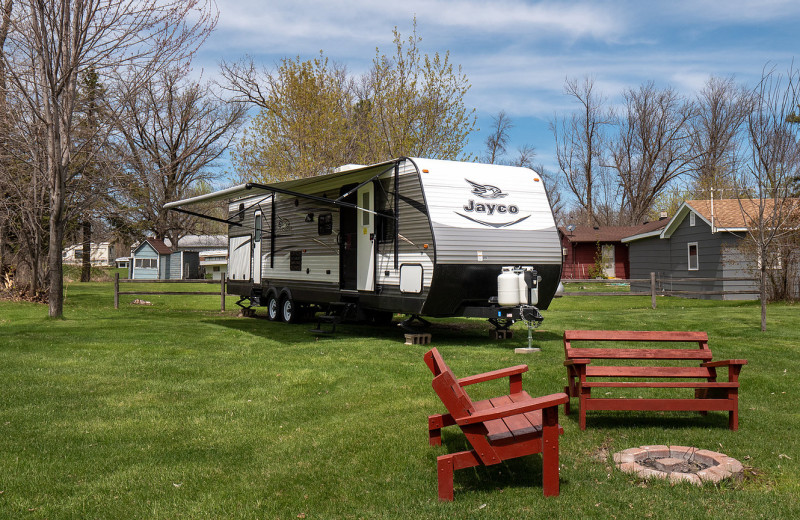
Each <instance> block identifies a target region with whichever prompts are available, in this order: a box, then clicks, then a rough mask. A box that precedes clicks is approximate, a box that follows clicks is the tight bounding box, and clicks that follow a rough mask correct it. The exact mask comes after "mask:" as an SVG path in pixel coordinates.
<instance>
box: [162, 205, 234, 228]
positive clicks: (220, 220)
mask: <svg viewBox="0 0 800 520" xmlns="http://www.w3.org/2000/svg"><path fill="white" fill-rule="evenodd" d="M169 209H170V210H172V211H177V212H178V213H186V214H187V215H192V216H193V217H200V218H204V219H207V220H213V221H214V222H222V223H223V224H229V225H231V226H239V227H241V226H242V225H241V224H240V223H239V222H233V221H231V220H226V219H224V218H217V217H212V216H211V215H203V214H202V213H197V212H196V211H189V210H188V209H181V208H169Z"/></svg>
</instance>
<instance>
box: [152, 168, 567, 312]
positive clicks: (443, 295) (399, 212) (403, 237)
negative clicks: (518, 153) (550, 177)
mask: <svg viewBox="0 0 800 520" xmlns="http://www.w3.org/2000/svg"><path fill="white" fill-rule="evenodd" d="M219 200H225V201H227V203H228V215H227V219H222V220H223V221H224V222H226V223H227V224H228V237H229V238H228V292H229V294H236V295H239V296H240V297H241V299H240V304H242V303H244V304H247V305H252V306H258V305H261V306H266V308H267V313H268V316H269V318H270V319H274V320H278V319H282V320H284V321H287V322H289V321H293V320H294V319H296V318H297V316H298V313H299V311H301V310H303V309H308V308H311V309H319V308H321V309H327V308H329V307H330V306H337V305H338V306H343V307H346V308H348V309H349V310H350V311H356V312H358V313H359V314H360V315H361V316H362V317H364V316H366V317H371V318H373V319H375V320H378V321H382V320H386V319H391V316H392V314H393V313H405V314H410V315H417V316H429V317H447V316H469V317H484V318H492V319H493V320H495V322H497V320H502V321H503V322H507V321H508V320H510V322H511V323H513V320H516V319H520V317H521V313H522V311H523V310H524V309H523V307H525V308H532V309H533V311H535V312H533V314H536V315H538V310H537V309H546V308H547V307H548V305H549V304H550V301H551V300H552V298H553V295H554V294H555V292H556V288H557V287H558V284H559V279H560V275H561V246H560V243H559V237H558V232H557V231H556V226H555V222H554V219H553V213H552V210H551V207H550V204H549V202H548V198H547V194H546V193H545V188H544V184H543V182H542V179H541V176H540V175H539V174H537V173H536V172H534V171H533V170H530V169H528V168H517V167H510V166H499V165H488V164H478V163H466V162H455V161H443V160H433V159H419V158H400V159H395V160H391V161H387V162H383V163H379V164H374V165H371V166H352V165H350V166H349V167H343V168H341V169H340V170H339V171H336V172H334V173H330V174H327V175H320V176H317V177H310V178H304V179H296V180H290V181H284V182H276V183H272V184H257V183H247V184H242V185H239V186H235V187H233V188H228V189H225V190H221V191H218V192H215V193H210V194H207V195H201V196H198V197H193V198H190V199H186V200H181V201H177V202H171V203H169V204H167V205H166V206H165V207H166V208H169V209H174V210H177V211H183V212H188V213H192V214H197V213H196V212H194V211H192V210H190V209H187V208H189V207H191V206H192V205H194V204H198V203H207V202H209V201H219ZM504 267H506V268H508V269H507V270H506V271H507V272H513V273H516V276H518V277H519V279H520V280H521V281H520V282H519V283H520V293H519V298H518V299H517V301H516V303H514V301H513V298H512V301H511V303H512V305H508V302H507V301H506V302H504V304H503V305H501V304H499V303H498V302H497V295H498V277H500V276H501V274H503V268H504ZM508 276H509V275H508V274H506V276H505V282H506V283H507V282H508ZM523 284H524V285H523ZM505 300H508V298H506V299H505ZM529 314H531V313H530V312H529Z"/></svg>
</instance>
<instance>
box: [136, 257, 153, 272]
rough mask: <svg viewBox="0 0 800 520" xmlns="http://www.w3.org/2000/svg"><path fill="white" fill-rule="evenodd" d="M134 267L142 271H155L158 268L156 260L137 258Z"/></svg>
mask: <svg viewBox="0 0 800 520" xmlns="http://www.w3.org/2000/svg"><path fill="white" fill-rule="evenodd" d="M134 265H135V266H136V267H137V268H141V269H155V268H156V267H157V265H156V259H155V258H137V259H136V262H135V263H134Z"/></svg>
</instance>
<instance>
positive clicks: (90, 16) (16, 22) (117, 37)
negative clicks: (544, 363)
mask: <svg viewBox="0 0 800 520" xmlns="http://www.w3.org/2000/svg"><path fill="white" fill-rule="evenodd" d="M15 11H16V12H15V13H12V16H11V20H12V22H11V30H10V32H9V35H8V40H7V44H9V43H10V45H9V48H8V49H7V52H5V53H4V54H3V57H2V59H3V66H4V67H5V69H6V71H7V72H8V76H9V79H10V81H11V82H12V83H13V85H14V88H15V89H16V90H17V91H18V92H20V93H21V95H22V97H23V98H24V99H25V100H26V101H27V105H28V110H29V111H30V113H31V114H32V115H33V117H34V118H35V119H37V120H38V121H40V122H41V123H42V124H43V125H44V129H45V148H44V149H45V158H46V172H47V177H48V185H49V186H48V189H49V199H50V200H49V214H48V217H49V244H48V271H49V279H50V287H49V294H48V301H49V306H50V308H49V313H50V316H51V317H60V316H61V315H62V314H63V279H62V259H61V249H62V246H63V236H64V225H65V221H66V220H65V213H64V208H65V202H66V198H67V195H68V194H67V180H68V175H69V171H70V166H71V164H72V159H73V156H74V154H75V152H76V150H75V147H74V140H73V131H74V125H75V122H74V113H75V107H76V100H77V86H78V74H79V73H80V71H81V70H87V69H93V70H96V71H97V72H98V73H101V74H102V73H103V71H107V70H110V69H116V68H118V67H123V66H129V67H135V68H136V70H137V71H138V72H139V74H138V75H137V77H136V78H135V81H134V83H138V82H139V81H140V80H141V79H143V78H146V77H149V76H151V75H152V74H153V73H154V71H155V70H156V69H157V68H158V67H159V66H160V65H161V64H163V63H165V62H168V61H170V60H171V59H175V58H181V57H184V56H186V55H189V54H191V53H192V52H193V51H194V50H195V49H196V45H198V44H199V43H200V42H202V40H203V39H204V37H205V35H206V34H208V31H209V30H211V29H212V28H213V26H214V24H215V23H216V14H215V11H214V10H213V9H212V8H211V4H210V2H209V1H207V0H138V1H137V0H133V1H131V0H57V1H51V2H44V1H41V0H20V1H19V4H18V9H16V10H15Z"/></svg>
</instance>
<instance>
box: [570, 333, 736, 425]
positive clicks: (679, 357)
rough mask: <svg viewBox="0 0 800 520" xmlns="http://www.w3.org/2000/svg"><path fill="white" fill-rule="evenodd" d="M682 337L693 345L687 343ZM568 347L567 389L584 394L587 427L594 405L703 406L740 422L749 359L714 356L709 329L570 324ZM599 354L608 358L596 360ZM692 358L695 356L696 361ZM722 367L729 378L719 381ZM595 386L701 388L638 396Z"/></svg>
mask: <svg viewBox="0 0 800 520" xmlns="http://www.w3.org/2000/svg"><path fill="white" fill-rule="evenodd" d="M578 342H614V343H616V344H624V345H625V347H623V348H620V347H618V346H617V347H611V348H597V347H594V346H589V347H587V348H582V347H576V346H575V343H578ZM630 342H647V343H651V342H658V343H670V345H669V348H642V347H630V346H629V345H628V343H630ZM681 343H683V344H686V343H690V344H693V346H692V347H691V348H685V347H681V346H680V344H681ZM675 344H678V345H675ZM564 351H565V354H566V360H565V361H564V365H565V366H566V367H567V383H568V384H567V386H566V387H565V388H564V391H565V392H566V393H567V394H568V395H569V397H578V398H579V405H580V410H579V418H578V423H579V425H580V428H581V430H585V429H586V412H587V411H588V410H639V411H641V410H653V411H662V410H668V411H698V412H700V413H701V414H703V415H705V414H706V413H707V412H709V411H715V410H721V411H726V410H727V411H728V428H730V429H731V430H737V429H738V428H739V372H740V370H741V369H742V366H743V365H746V364H747V361H746V360H744V359H729V360H726V361H712V358H713V356H712V353H711V349H709V347H708V334H707V333H705V332H676V331H623V330H607V331H603V330H567V331H564ZM595 360H604V361H602V362H601V363H598V364H596V363H594V362H595ZM665 362H670V365H675V364H677V363H683V366H663V365H665V364H666V363H665ZM687 362H694V363H693V364H695V366H689V365H688V364H687ZM610 363H612V364H610ZM720 367H727V369H728V380H727V381H717V368H720ZM620 379H623V380H622V381H621V380H620ZM675 380H679V381H675ZM593 388H603V389H605V388H687V389H694V391H695V392H694V397H693V398H657V399H651V398H647V399H641V398H639V399H636V398H620V397H592V389H593ZM564 412H565V414H569V413H570V409H569V402H567V403H566V404H565V405H564Z"/></svg>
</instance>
